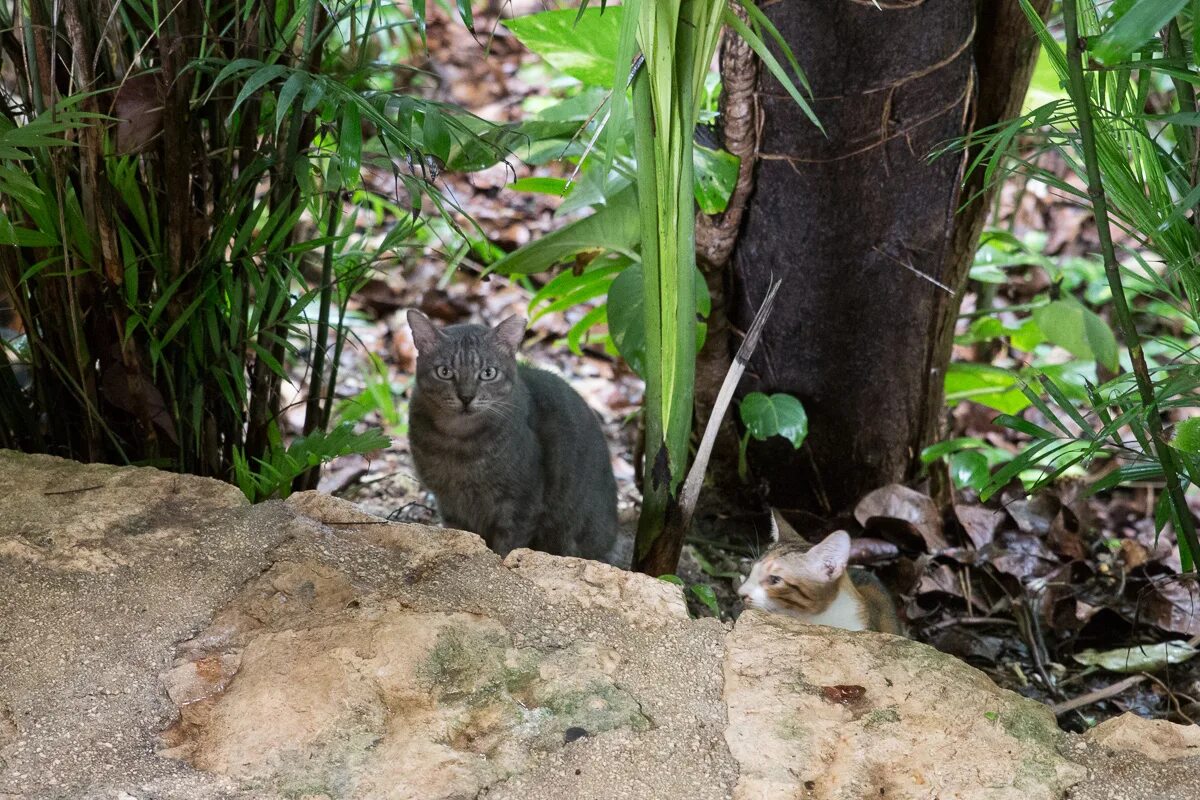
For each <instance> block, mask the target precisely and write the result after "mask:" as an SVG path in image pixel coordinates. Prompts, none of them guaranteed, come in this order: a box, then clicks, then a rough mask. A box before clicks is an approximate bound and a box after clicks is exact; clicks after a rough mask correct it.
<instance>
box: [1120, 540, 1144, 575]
mask: <svg viewBox="0 0 1200 800" xmlns="http://www.w3.org/2000/svg"><path fill="white" fill-rule="evenodd" d="M1117 552H1118V555H1119V556H1120V558H1121V561H1123V562H1125V568H1126V569H1137V568H1138V567H1140V566H1142V565H1143V564H1145V563H1146V562H1147V561H1149V560H1150V551H1149V550H1147V549H1146V546H1145V545H1143V544H1142V543H1141V542H1139V541H1138V540H1137V539H1122V540H1121V549H1120V550H1119V551H1117Z"/></svg>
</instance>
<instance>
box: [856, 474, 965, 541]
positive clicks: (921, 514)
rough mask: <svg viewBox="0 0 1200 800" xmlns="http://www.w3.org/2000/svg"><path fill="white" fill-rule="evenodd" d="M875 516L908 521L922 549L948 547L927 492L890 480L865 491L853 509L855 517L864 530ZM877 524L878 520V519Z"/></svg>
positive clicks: (938, 516) (937, 513) (935, 505)
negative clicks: (922, 544)
mask: <svg viewBox="0 0 1200 800" xmlns="http://www.w3.org/2000/svg"><path fill="white" fill-rule="evenodd" d="M874 517H888V518H891V519H898V520H903V521H905V522H908V523H910V524H911V525H912V527H913V529H914V530H915V531H916V533H917V534H919V535H920V537H921V539H922V541H923V543H924V545H925V548H926V549H927V550H928V551H929V552H931V553H936V552H937V551H939V550H944V549H945V548H946V547H948V546H949V545H948V543H947V542H946V537H945V536H944V535H943V533H942V515H941V513H940V512H939V511H938V507H937V504H935V503H934V502H933V500H932V499H931V498H930V497H928V496H927V495H923V494H921V493H920V492H918V491H915V490H913V489H910V488H908V487H907V486H903V485H901V484H899V483H893V484H891V485H889V486H884V487H881V488H879V489H876V490H875V491H873V492H871V493H870V494H868V495H867V496H866V497H864V498H863V499H862V500H859V501H858V505H857V506H856V507H855V509H854V518H855V519H857V520H858V524H859V525H862V526H863V528H864V529H868V530H869V529H870V528H869V526H868V524H867V523H868V522H869V521H871V520H872V518H874ZM877 524H878V522H877Z"/></svg>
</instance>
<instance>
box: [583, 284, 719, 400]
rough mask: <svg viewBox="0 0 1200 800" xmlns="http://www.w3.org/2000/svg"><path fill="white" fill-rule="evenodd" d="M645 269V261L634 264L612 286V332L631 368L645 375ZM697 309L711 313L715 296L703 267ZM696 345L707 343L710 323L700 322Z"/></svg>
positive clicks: (610, 321)
mask: <svg viewBox="0 0 1200 800" xmlns="http://www.w3.org/2000/svg"><path fill="white" fill-rule="evenodd" d="M644 281H645V273H644V272H643V271H642V265H641V264H632V265H630V266H628V267H626V268H625V269H623V270H622V271H621V274H620V275H618V276H617V277H616V278H615V279H614V280H613V282H612V283H611V284H609V287H608V304H607V305H608V335H609V338H611V339H612V343H613V345H614V346H615V347H616V348H617V352H618V353H619V354H620V355H621V358H623V359H625V363H627V364H628V365H629V368H630V369H632V370H633V371H634V372H636V373H637V374H638V375H641V376H643V377H645V374H646V373H645V369H646V320H645V312H644V307H645V292H644V287H643V283H644ZM696 283H697V292H696V313H697V314H700V315H707V314H708V313H709V311H710V310H711V306H712V298H711V297H710V296H709V294H708V286H707V285H705V283H704V278H703V277H702V276H701V275H700V271H699V270H696ZM696 328H697V330H696V349H697V350H699V349H700V347H701V346H702V345H703V342H704V336H705V334H706V332H707V326H704V325H697V326H696Z"/></svg>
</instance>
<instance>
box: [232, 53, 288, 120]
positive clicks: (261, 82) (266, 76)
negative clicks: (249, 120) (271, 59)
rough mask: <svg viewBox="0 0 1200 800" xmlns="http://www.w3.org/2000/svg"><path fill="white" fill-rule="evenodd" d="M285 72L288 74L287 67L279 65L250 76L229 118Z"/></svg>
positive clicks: (267, 67)
mask: <svg viewBox="0 0 1200 800" xmlns="http://www.w3.org/2000/svg"><path fill="white" fill-rule="evenodd" d="M285 72H287V67H283V66H280V65H279V64H271V65H270V66H264V67H263V68H262V69H259V70H257V71H255V73H254V74H253V75H251V76H250V78H249V80H247V81H246V84H245V85H244V86H243V87H242V90H241V91H240V92H238V96H237V99H236V100H234V101H233V108H231V109H230V110H229V116H231V117H232V116H233V112H235V111H237V110H238V106H240V105H241V104H242V103H244V102H246V100H247V99H248V98H249V97H250V95H252V94H254V93H255V92H257V91H258V90H259V89H261V88H262V87H264V86H266V85H267V84H268V83H270V82H271V81H273V80H275V79H276V78H278V77H279V76H280V75H282V74H284V73H285Z"/></svg>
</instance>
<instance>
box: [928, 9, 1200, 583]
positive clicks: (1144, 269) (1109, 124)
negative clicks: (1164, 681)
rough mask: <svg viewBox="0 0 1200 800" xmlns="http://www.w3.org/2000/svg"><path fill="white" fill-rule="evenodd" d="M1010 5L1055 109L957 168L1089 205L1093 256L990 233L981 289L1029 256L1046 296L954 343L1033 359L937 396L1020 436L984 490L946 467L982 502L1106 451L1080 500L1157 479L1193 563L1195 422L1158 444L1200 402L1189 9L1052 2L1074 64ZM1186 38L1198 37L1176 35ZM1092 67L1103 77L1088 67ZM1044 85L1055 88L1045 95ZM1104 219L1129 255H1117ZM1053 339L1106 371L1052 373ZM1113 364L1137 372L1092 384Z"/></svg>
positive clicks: (1162, 517)
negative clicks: (1024, 24) (1031, 42)
mask: <svg viewBox="0 0 1200 800" xmlns="http://www.w3.org/2000/svg"><path fill="white" fill-rule="evenodd" d="M1021 2H1022V7H1023V8H1024V10H1025V12H1026V15H1027V17H1028V18H1029V20H1030V22H1031V24H1032V25H1033V27H1034V29H1035V32H1036V34H1037V35H1038V37H1039V40H1040V43H1041V45H1042V48H1043V58H1042V60H1041V62H1040V64H1041V65H1042V66H1043V73H1044V76H1048V75H1049V74H1052V75H1053V79H1051V78H1049V77H1044V78H1043V84H1045V87H1044V88H1043V90H1042V94H1041V96H1042V97H1046V98H1050V99H1049V100H1048V102H1046V103H1044V104H1042V105H1039V106H1037V107H1035V108H1032V109H1029V110H1027V111H1026V112H1025V113H1024V114H1023V115H1022V116H1021V117H1019V118H1018V119H1016V120H1013V121H1011V122H1006V123H1001V124H1000V125H997V126H995V127H994V128H992V129H990V130H988V131H985V132H984V137H983V138H978V137H977V138H976V143H978V144H980V145H981V147H980V148H979V150H978V155H977V156H976V157H975V158H974V159H973V161H972V163H971V165H970V166H971V169H973V170H983V173H984V177H985V180H986V181H987V182H994V181H999V180H1002V179H1004V178H1005V177H1006V176H1008V175H1010V174H1013V173H1017V174H1020V175H1023V176H1026V177H1028V178H1030V179H1034V180H1037V181H1040V182H1042V183H1044V184H1045V185H1046V186H1048V187H1049V188H1050V189H1051V190H1052V191H1054V192H1055V193H1057V194H1058V195H1060V196H1062V197H1066V198H1070V199H1074V200H1075V201H1076V202H1078V203H1080V204H1081V205H1085V206H1088V207H1090V208H1092V209H1093V210H1094V211H1095V213H1096V216H1097V220H1098V222H1099V223H1100V241H1101V250H1102V255H1103V259H1095V258H1090V259H1073V260H1067V261H1066V262H1056V261H1055V260H1052V259H1048V258H1046V257H1044V256H1041V255H1040V254H1039V253H1037V252H1036V249H1037V248H1036V246H1035V247H1028V246H1026V245H1025V243H1021V242H1017V241H1016V240H1015V239H1013V238H1012V237H1011V236H1007V235H1004V234H995V235H993V236H991V237H985V240H984V242H983V247H981V250H980V257H979V258H977V260H976V264H975V267H974V268H973V269H972V278H974V279H975V280H977V281H981V282H994V281H996V280H998V279H1002V278H1003V276H1004V270H1006V269H1008V268H1010V267H1021V266H1026V265H1030V264H1036V265H1039V266H1042V267H1043V268H1045V269H1046V271H1047V272H1048V273H1049V274H1050V276H1051V278H1052V280H1054V281H1055V283H1056V289H1055V291H1053V292H1051V296H1048V297H1047V296H1040V297H1038V298H1035V299H1034V300H1033V301H1032V302H1031V303H1029V304H1028V305H1026V306H1024V307H1015V308H1009V309H1006V312H1007V313H1008V314H1012V313H1013V312H1025V313H1028V314H1029V316H1028V317H1026V318H1024V319H1023V320H1022V321H1021V322H1020V323H1019V325H1016V326H1014V325H1013V324H1012V322H1011V317H1010V318H1009V321H1006V322H1001V321H1000V320H999V319H998V318H987V317H986V316H985V317H983V318H981V319H978V320H976V321H975V322H973V323H972V325H971V328H970V333H969V334H968V337H966V338H969V339H971V340H973V341H988V340H995V341H1004V342H1007V343H1008V346H1009V347H1010V348H1018V349H1024V350H1026V351H1027V352H1029V353H1030V354H1031V356H1032V358H1029V359H1026V362H1027V363H1029V364H1030V366H1028V367H1022V368H1019V369H1015V370H1013V369H1003V368H1001V369H996V368H993V367H987V366H972V367H965V368H957V369H955V370H952V371H951V373H950V374H949V375H948V376H947V389H948V398H949V397H953V398H955V399H964V398H966V397H970V399H973V400H977V401H980V402H984V403H986V404H989V405H991V406H992V407H994V408H997V409H998V410H1001V411H1003V412H1004V414H1003V415H1002V416H1001V417H999V418H998V419H997V422H999V423H1000V424H1003V425H1006V426H1008V427H1011V428H1013V429H1014V430H1016V431H1019V432H1021V433H1023V434H1024V435H1026V436H1028V437H1029V440H1030V441H1029V444H1028V446H1027V447H1026V448H1025V449H1024V450H1023V451H1022V452H1020V453H1019V454H1017V456H1016V457H1014V458H1012V459H1011V460H1010V461H1008V462H1007V463H1005V464H1003V465H1000V466H999V468H998V469H996V470H995V472H994V474H992V475H991V476H990V478H989V480H988V481H987V482H986V485H983V486H982V487H981V486H980V472H979V462H978V460H977V459H974V458H972V459H971V460H970V461H969V462H964V461H962V460H961V459H960V461H959V464H958V469H957V470H956V472H957V473H958V477H959V478H961V479H962V480H963V481H965V482H966V483H968V484H969V485H973V486H974V487H975V488H978V489H981V492H982V494H983V496H984V497H987V496H988V495H990V494H992V493H994V492H995V491H997V490H998V489H999V488H1000V487H1001V486H1003V485H1004V484H1006V483H1007V482H1008V481H1009V480H1011V479H1012V478H1013V477H1015V476H1018V475H1020V476H1021V477H1022V478H1023V479H1025V480H1026V482H1027V484H1028V485H1031V486H1038V485H1042V484H1044V483H1045V482H1047V481H1050V480H1053V479H1054V478H1055V477H1057V476H1058V475H1061V474H1064V472H1066V471H1068V470H1074V471H1079V470H1081V469H1082V468H1084V467H1086V466H1087V465H1088V464H1090V463H1091V462H1092V461H1093V460H1095V459H1097V458H1116V459H1118V461H1119V466H1118V467H1117V468H1116V469H1115V470H1112V471H1110V472H1108V473H1107V474H1106V475H1105V476H1104V477H1103V478H1101V479H1100V480H1098V481H1096V482H1095V483H1094V484H1093V490H1096V491H1101V490H1104V489H1108V488H1111V487H1113V486H1117V485H1119V484H1120V483H1122V482H1125V481H1130V480H1162V481H1164V482H1165V484H1166V487H1167V491H1166V492H1164V493H1163V494H1162V496H1161V499H1160V501H1159V505H1158V508H1157V509H1156V515H1155V516H1156V519H1155V521H1156V525H1157V526H1158V527H1159V528H1161V527H1162V526H1163V525H1164V524H1166V522H1167V521H1168V520H1171V521H1173V522H1174V523H1175V527H1176V531H1177V532H1178V533H1179V535H1180V537H1179V538H1180V547H1181V550H1182V555H1183V560H1184V564H1185V567H1188V566H1189V565H1190V564H1191V563H1192V557H1193V556H1194V555H1195V551H1196V549H1197V545H1196V541H1195V538H1194V525H1193V524H1192V522H1191V516H1190V511H1189V510H1188V509H1187V507H1186V503H1185V502H1184V500H1183V493H1184V490H1186V488H1187V486H1188V485H1189V484H1190V483H1193V482H1195V479H1196V478H1197V477H1200V470H1196V469H1194V468H1193V467H1194V466H1197V465H1195V464H1194V463H1193V460H1192V458H1191V457H1190V456H1189V454H1188V453H1187V452H1186V449H1185V448H1180V447H1179V446H1178V442H1179V441H1183V442H1187V441H1188V438H1189V436H1191V427H1192V426H1191V425H1190V424H1188V423H1184V424H1181V425H1180V426H1179V428H1178V431H1177V434H1176V440H1175V441H1174V442H1173V444H1175V446H1170V447H1169V446H1167V442H1166V440H1165V438H1164V436H1163V435H1162V431H1161V427H1162V425H1161V421H1160V414H1161V413H1163V412H1167V411H1170V410H1172V409H1181V408H1191V407H1195V406H1197V405H1198V404H1200V393H1198V391H1197V389H1198V388H1200V378H1198V377H1197V376H1198V374H1200V373H1198V370H1197V367H1198V366H1200V359H1198V358H1197V354H1196V350H1195V348H1194V341H1192V340H1194V337H1195V336H1196V334H1197V332H1198V331H1200V268H1198V267H1197V263H1198V261H1197V259H1198V257H1200V229H1198V228H1197V226H1196V225H1195V224H1194V220H1193V219H1192V217H1193V216H1194V207H1195V205H1196V203H1197V201H1198V200H1200V188H1198V187H1197V186H1196V177H1195V176H1196V175H1197V174H1198V171H1197V163H1200V162H1198V156H1200V147H1198V146H1197V145H1198V141H1197V139H1196V137H1195V131H1196V122H1197V119H1198V117H1197V107H1196V95H1195V88H1194V86H1195V85H1196V84H1197V83H1200V68H1198V66H1197V53H1196V50H1195V48H1194V44H1195V42H1194V41H1193V39H1194V38H1195V32H1196V29H1197V25H1196V23H1197V22H1198V20H1196V19H1195V18H1194V16H1193V10H1194V6H1195V5H1196V4H1194V3H1187V2H1181V0H1141V1H1140V2H1129V0H1123V1H1120V2H1117V3H1112V4H1107V3H1099V2H1092V1H1091V0H1087V1H1085V2H1082V3H1076V2H1069V3H1064V4H1063V6H1064V12H1065V13H1067V14H1068V15H1071V16H1070V17H1069V19H1068V20H1067V21H1068V23H1070V24H1069V25H1067V30H1068V32H1069V33H1070V35H1072V36H1073V35H1074V34H1073V33H1071V32H1072V31H1074V30H1075V28H1076V22H1077V23H1078V32H1079V34H1080V38H1079V40H1078V41H1079V42H1080V44H1083V43H1084V42H1086V46H1087V48H1088V52H1087V53H1086V54H1084V57H1083V58H1082V59H1079V58H1075V57H1074V56H1071V55H1069V54H1068V52H1067V50H1066V49H1065V48H1064V46H1063V44H1062V43H1060V42H1059V41H1057V40H1056V39H1055V36H1054V34H1053V33H1052V32H1051V30H1050V29H1048V28H1047V27H1046V26H1045V25H1044V24H1043V23H1042V21H1041V20H1040V18H1039V17H1038V15H1037V14H1036V13H1035V11H1034V10H1033V9H1032V7H1031V6H1030V5H1029V3H1028V2H1026V0H1021ZM1077 8H1078V13H1077V16H1074V15H1075V14H1076V9H1077ZM1185 32H1191V33H1192V34H1193V35H1192V36H1190V37H1188V39H1187V40H1185V39H1184V33H1185ZM1089 58H1090V59H1092V60H1093V61H1094V62H1095V63H1100V62H1102V63H1103V64H1104V68H1103V69H1099V68H1094V66H1093V64H1092V63H1091V62H1089V61H1088V59H1089ZM1054 81H1056V82H1057V83H1058V85H1059V89H1058V91H1057V93H1055V92H1054V91H1053V90H1051V89H1050V88H1049V85H1050V84H1051V83H1052V82H1054ZM1062 87H1066V89H1067V90H1068V91H1065V92H1064V91H1063V90H1062ZM1172 89H1173V91H1172ZM1163 97H1165V98H1166V102H1168V103H1171V104H1172V106H1173V107H1171V108H1170V109H1169V112H1170V113H1165V114H1164V113H1148V112H1147V110H1148V109H1150V108H1155V109H1161V107H1162V103H1163V100H1162V98H1163ZM1047 151H1051V152H1054V153H1055V154H1056V155H1057V156H1058V157H1059V158H1060V159H1061V162H1060V163H1065V164H1066V165H1067V166H1068V167H1069V168H1070V169H1071V170H1072V171H1073V172H1074V173H1075V178H1076V179H1075V180H1066V179H1064V178H1062V177H1061V176H1059V175H1057V174H1055V173H1054V172H1053V171H1051V169H1050V168H1048V166H1047V163H1048V161H1047V160H1046V159H1043V158H1042V156H1043V154H1044V153H1046V152H1047ZM1088 187H1091V190H1092V191H1091V192H1090V193H1089V191H1088ZM1109 220H1111V224H1112V225H1113V227H1114V228H1118V229H1120V230H1121V231H1122V232H1123V233H1124V234H1125V235H1126V237H1128V239H1130V240H1132V244H1131V245H1128V246H1125V247H1124V249H1120V250H1118V249H1117V248H1116V247H1114V246H1113V244H1112V242H1111V241H1110V240H1109V236H1108V230H1109V224H1110V223H1109ZM1118 258H1119V259H1120V260H1119V261H1118ZM1156 262H1161V263H1156ZM1098 311H1099V312H1101V313H1097V312H1098ZM984 313H986V310H985V312H984ZM1135 315H1136V317H1137V320H1136V325H1135ZM1107 320H1112V321H1113V322H1114V323H1116V324H1117V325H1118V326H1119V327H1120V329H1121V332H1122V338H1123V339H1124V342H1125V345H1126V347H1124V348H1122V347H1120V346H1119V344H1118V342H1117V339H1116V337H1115V336H1114V334H1113V331H1112V327H1111V326H1110V323H1109V322H1108V321H1107ZM1173 329H1174V330H1182V331H1183V333H1184V337H1183V338H1180V337H1177V336H1176V335H1174V334H1172V333H1171V331H1172V330H1173ZM1147 332H1149V333H1147ZM1051 346H1058V347H1061V348H1063V349H1065V350H1066V351H1068V352H1070V353H1071V354H1072V355H1074V356H1075V357H1076V358H1077V359H1080V360H1081V361H1082V363H1083V364H1087V363H1088V362H1089V361H1090V362H1095V363H1096V364H1098V365H1099V366H1102V367H1103V368H1104V369H1105V371H1106V372H1107V373H1108V375H1107V376H1106V375H1102V374H1101V373H1100V372H1092V371H1091V370H1088V371H1081V370H1078V369H1068V368H1065V367H1066V366H1068V365H1062V364H1055V363H1053V362H1052V361H1051V360H1049V359H1047V357H1046V356H1047V355H1048V354H1046V353H1045V348H1047V347H1051ZM1077 363H1078V362H1077ZM1122 366H1124V368H1126V369H1130V368H1132V370H1133V372H1132V374H1130V373H1126V374H1119V375H1118V376H1117V377H1116V378H1112V379H1109V380H1105V378H1106V377H1108V376H1111V375H1112V374H1113V373H1114V372H1118V371H1119V370H1120V369H1121V368H1122ZM1089 372H1090V374H1089ZM956 373H957V374H956ZM1018 415H1020V416H1018ZM1034 420H1036V422H1035V421H1034ZM943 455H944V454H943ZM990 466H996V465H990Z"/></svg>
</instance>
